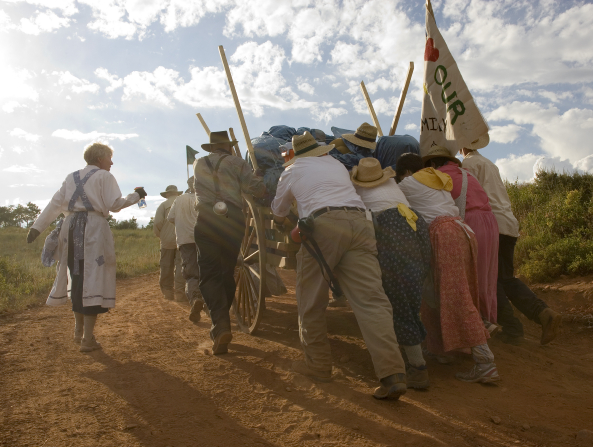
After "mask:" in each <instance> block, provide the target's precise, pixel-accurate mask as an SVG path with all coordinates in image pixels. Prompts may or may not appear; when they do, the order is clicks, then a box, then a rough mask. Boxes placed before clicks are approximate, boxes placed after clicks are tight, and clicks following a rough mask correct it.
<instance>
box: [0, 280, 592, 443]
mask: <svg viewBox="0 0 593 447" xmlns="http://www.w3.org/2000/svg"><path fill="white" fill-rule="evenodd" d="M283 276H284V278H285V281H286V283H287V286H288V288H289V293H288V294H287V295H285V296H282V297H276V298H272V299H269V300H268V302H267V311H266V316H265V318H264V321H263V324H262V325H261V329H260V331H259V333H258V335H257V336H248V335H245V334H241V333H237V332H236V327H235V328H234V330H235V334H234V337H235V338H234V340H233V343H232V344H231V345H230V353H229V354H227V355H224V356H220V357H215V356H212V355H210V354H209V350H208V348H209V347H210V341H209V337H208V329H209V320H207V321H202V322H200V323H199V324H198V325H197V326H195V325H193V324H191V323H190V321H189V320H188V319H187V315H188V306H187V305H184V304H178V303H172V302H168V301H164V300H163V299H162V298H160V293H158V280H157V276H156V275H148V276H144V277H140V278H135V279H130V280H124V281H119V282H118V304H117V308H116V309H115V310H114V311H112V312H109V313H108V314H107V315H102V316H100V317H99V318H100V322H99V324H98V327H97V339H98V340H99V341H100V342H101V343H102V344H103V347H104V349H103V351H98V352H93V353H90V354H81V353H80V352H78V349H77V347H76V346H75V345H74V344H73V343H72V329H73V318H72V314H71V312H70V311H69V309H68V306H63V307H61V308H48V307H40V308H35V309H31V310H29V311H26V312H24V313H21V314H17V315H13V316H8V317H3V318H1V319H0V446H7V447H8V446H10V447H12V446H35V447H39V446H60V447H61V446H77V447H84V446H151V447H152V446H155V447H161V446H162V447H166V446H175V447H184V446H187V447H189V446H192V447H193V446H257V445H265V446H272V445H274V446H338V445H339V446H345V445H347V446H376V445H382V446H395V445H398V446H399V445H418V446H442V445H451V446H516V445H520V446H544V445H545V446H565V445H593V440H586V439H577V437H576V435H577V433H578V432H579V431H580V430H583V429H587V430H593V329H591V328H586V325H587V323H586V322H584V323H565V325H564V333H563V335H562V336H561V337H560V338H559V339H558V340H557V341H555V342H553V343H552V344H551V345H549V346H544V347H542V346H540V345H539V343H538V337H539V330H538V327H537V326H535V325H534V324H533V323H530V322H527V321H525V320H523V321H524V323H525V325H526V329H527V331H528V333H527V342H526V343H525V344H524V345H522V346H509V345H505V344H503V343H501V342H499V341H498V340H493V341H492V342H491V346H492V350H493V351H494V354H495V356H496V362H497V365H498V368H499V371H500V374H501V376H502V381H501V382H500V384H499V385H498V386H483V385H474V384H465V383H461V382H458V381H456V380H455V379H454V373H455V372H456V371H458V370H462V369H466V368H469V367H470V366H471V360H470V359H469V358H461V359H459V360H458V361H457V363H456V364H455V365H452V366H443V365H438V364H436V363H434V362H429V369H430V374H431V381H432V386H431V388H430V390H429V391H426V392H418V391H413V390H410V391H408V393H407V394H406V395H405V396H404V397H403V398H402V399H401V400H400V401H398V402H380V401H375V400H374V399H373V398H372V397H371V393H372V390H373V388H374V386H375V385H376V378H375V377H374V374H373V372H372V367H371V362H370V357H369V355H368V352H367V351H366V349H365V347H364V343H363V342H362V339H361V336H360V332H359V329H358V327H357V325H356V320H355V319H354V316H353V315H352V313H351V312H350V311H348V310H345V309H329V310H328V327H329V331H330V334H331V337H330V339H331V344H332V350H333V356H334V363H335V372H334V380H333V382H332V383H327V384H319V383H314V382H312V381H310V380H308V379H307V378H304V377H301V376H298V375H295V374H294V373H292V372H291V371H290V365H291V362H292V361H293V360H295V359H298V358H300V356H301V351H300V345H299V341H298V329H297V318H296V303H295V299H294V272H284V273H283ZM591 279H593V278H588V279H586V280H584V281H582V283H581V285H580V286H578V287H576V286H575V287H576V289H575V288H574V287H573V289H570V288H569V289H567V290H566V291H563V290H561V289H562V287H565V285H563V284H557V285H556V286H553V287H548V289H546V290H542V292H541V294H542V297H543V298H544V299H546V300H549V303H550V304H553V305H554V306H555V307H557V308H559V309H560V310H562V311H564V312H569V311H571V309H573V310H574V309H575V308H579V309H582V308H583V306H584V307H585V308H586V307H587V306H591V305H592V304H593V297H592V295H593V294H592V293H590V292H591V290H592V289H593V283H591ZM579 287H580V288H579ZM575 290H576V291H575ZM564 297H566V299H564ZM575 303H577V304H575ZM575 306H576V307H575ZM493 419H494V420H495V421H496V422H498V423H495V422H493ZM586 435H587V434H586V433H582V434H581V436H582V437H583V438H586V437H587V436H586Z"/></svg>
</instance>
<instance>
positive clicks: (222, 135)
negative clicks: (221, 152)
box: [202, 130, 237, 152]
mask: <svg viewBox="0 0 593 447" xmlns="http://www.w3.org/2000/svg"><path fill="white" fill-rule="evenodd" d="M236 142H237V140H232V141H231V140H230V139H229V134H228V133H227V131H226V130H222V131H220V132H210V143H206V144H202V149H204V150H205V151H208V152H212V151H213V150H214V146H215V145H217V144H220V143H228V146H229V149H230V147H231V146H232V145H233V144H235V143H236Z"/></svg>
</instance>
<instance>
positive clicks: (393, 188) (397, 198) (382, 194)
mask: <svg viewBox="0 0 593 447" xmlns="http://www.w3.org/2000/svg"><path fill="white" fill-rule="evenodd" d="M354 188H355V189H356V192H357V193H358V195H359V196H360V198H361V199H362V201H363V202H364V206H365V208H366V209H369V210H371V211H372V212H374V213H377V212H379V211H384V210H387V209H389V208H397V205H398V204H400V203H403V204H404V205H406V206H408V207H409V206H410V204H409V203H408V200H407V199H406V196H405V195H404V193H403V192H402V190H401V189H400V188H399V186H398V184H397V183H395V180H394V179H392V178H390V179H389V180H387V181H386V182H384V183H381V184H380V185H379V186H375V187H373V188H364V187H362V186H358V185H357V184H354Z"/></svg>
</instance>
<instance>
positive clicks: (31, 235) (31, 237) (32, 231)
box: [27, 228, 40, 244]
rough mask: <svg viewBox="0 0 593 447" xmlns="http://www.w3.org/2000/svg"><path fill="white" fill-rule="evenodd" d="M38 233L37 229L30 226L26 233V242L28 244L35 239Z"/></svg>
mask: <svg viewBox="0 0 593 447" xmlns="http://www.w3.org/2000/svg"><path fill="white" fill-rule="evenodd" d="M39 234H40V233H39V231H37V230H36V229H35V228H31V229H30V230H29V233H27V244H30V243H31V242H33V241H34V240H35V239H37V237H38V236H39Z"/></svg>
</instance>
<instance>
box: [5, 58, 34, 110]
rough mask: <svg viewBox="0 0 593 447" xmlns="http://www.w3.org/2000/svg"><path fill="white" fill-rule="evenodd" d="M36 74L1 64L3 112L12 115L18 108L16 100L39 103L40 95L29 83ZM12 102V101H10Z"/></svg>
mask: <svg viewBox="0 0 593 447" xmlns="http://www.w3.org/2000/svg"><path fill="white" fill-rule="evenodd" d="M34 77H35V74H34V73H33V72H32V71H29V70H24V69H23V70H20V69H18V68H13V67H11V66H9V65H7V64H2V63H0V101H2V100H5V101H6V102H4V104H3V110H4V111H5V112H7V113H11V112H12V111H13V110H14V109H15V108H16V107H18V105H17V104H19V103H18V102H16V101H15V100H29V101H37V100H38V99H39V94H38V93H37V91H36V90H35V89H34V88H33V87H31V86H30V85H29V84H28V83H27V81H28V80H30V79H32V78H34ZM8 100H12V101H8Z"/></svg>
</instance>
